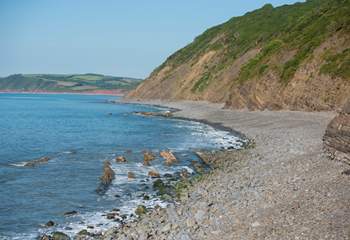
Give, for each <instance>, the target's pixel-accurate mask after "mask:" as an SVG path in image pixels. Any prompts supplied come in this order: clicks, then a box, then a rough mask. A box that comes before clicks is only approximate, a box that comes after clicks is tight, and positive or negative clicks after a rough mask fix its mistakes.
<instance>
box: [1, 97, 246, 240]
mask: <svg viewBox="0 0 350 240" xmlns="http://www.w3.org/2000/svg"><path fill="white" fill-rule="evenodd" d="M166 110H168V109H166V108H162V107H157V106H149V105H142V104H124V103H118V97H116V96H107V95H81V94H24V93H18V94H16V93H1V94H0V239H21V240H22V239H29V240H30V239H37V237H38V236H40V235H42V234H45V233H50V232H52V231H62V232H64V233H66V234H68V235H69V236H74V234H76V233H77V232H79V231H81V230H83V229H88V230H89V231H91V232H95V233H98V232H101V231H104V230H106V229H108V228H110V227H111V226H116V225H118V224H119V223H118V222H117V221H115V220H113V219H108V217H106V216H107V215H108V213H110V212H111V211H118V214H119V215H123V216H130V219H131V220H132V217H133V216H134V212H135V209H136V208H137V206H138V205H140V204H142V205H144V206H145V207H147V208H153V207H155V206H160V207H164V206H166V205H167V200H164V199H161V198H160V197H159V196H158V195H157V194H156V191H155V190H154V188H153V187H152V186H153V185H152V184H153V182H154V181H156V179H153V178H150V177H149V176H148V172H149V171H151V170H152V171H156V172H158V173H159V174H160V176H161V177H162V176H171V175H173V176H176V174H178V173H179V172H182V171H184V170H185V171H186V172H187V173H188V174H189V175H191V176H195V175H196V174H199V173H198V172H197V171H196V169H195V168H194V167H193V162H200V161H201V160H200V159H199V158H198V157H197V155H196V154H195V152H196V151H198V150H203V149H206V150H216V149H224V148H240V147H242V146H243V144H244V140H243V139H241V138H240V136H238V135H235V134H234V133H232V132H230V131H225V130H222V129H216V128H214V127H212V126H209V125H207V124H204V123H200V122H196V121H189V120H183V119H176V118H165V117H157V116H143V115H140V114H135V113H136V112H142V111H152V112H157V111H166ZM164 150H167V151H171V152H172V153H173V154H174V155H175V156H176V158H177V159H178V161H177V162H176V163H175V164H174V165H171V166H167V165H165V164H164V159H163V158H162V157H161V156H160V155H159V153H160V152H161V151H164ZM144 151H151V152H152V153H153V154H154V155H155V156H156V159H155V160H154V161H152V164H151V165H150V166H144V165H143V164H142V162H143V152H144ZM117 156H124V157H125V158H126V159H127V162H126V163H118V162H116V161H115V158H116V157H117ZM44 158H46V159H49V160H47V161H43V162H41V163H38V162H35V160H37V159H44ZM105 161H110V163H111V167H112V169H113V170H114V171H115V179H114V180H113V182H112V184H111V185H110V186H109V188H108V189H106V191H104V192H103V193H101V192H98V191H96V189H98V187H99V186H100V176H101V175H102V173H103V165H104V162H105ZM28 163H37V164H32V165H30V166H28ZM208 167H209V168H210V166H208ZM128 172H132V173H133V174H134V175H135V178H134V179H129V178H128ZM145 195H147V196H148V197H147V198H145ZM113 209H114V210H113ZM67 212H71V213H72V214H67ZM127 219H129V218H127ZM48 221H52V222H54V226H53V227H47V226H46V225H45V224H46V223H47V222H48Z"/></svg>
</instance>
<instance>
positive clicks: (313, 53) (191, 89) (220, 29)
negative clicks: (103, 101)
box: [127, 0, 350, 111]
mask: <svg viewBox="0 0 350 240" xmlns="http://www.w3.org/2000/svg"><path fill="white" fill-rule="evenodd" d="M337 5H338V6H337ZM339 9H341V10H339ZM347 10H349V11H350V2H349V1H348V0H346V1H341V0H336V1H327V0H320V1H315V0H314V1H307V2H306V3H302V4H300V3H299V4H295V5H291V6H283V7H279V8H273V7H272V6H269V5H268V6H265V7H263V8H262V9H259V10H257V11H254V12H251V13H248V14H246V15H244V16H242V17H238V18H233V19H231V20H230V21H228V22H227V23H224V24H222V25H219V26H217V27H214V28H211V29H209V30H207V31H206V32H205V33H203V34H202V35H201V36H199V37H197V38H196V39H195V40H194V42H193V43H191V44H190V45H188V46H186V47H185V48H183V49H181V50H179V51H178V52H176V53H175V54H173V55H172V56H170V57H169V58H168V59H167V61H166V62H165V63H163V64H162V65H161V66H160V67H158V68H157V69H156V70H154V71H153V73H152V74H151V75H150V77H149V78H148V79H146V80H145V81H144V82H143V83H142V84H140V85H139V86H138V87H137V89H136V90H134V91H132V92H131V93H130V94H129V95H128V96H127V98H129V99H139V100H149V99H161V100H206V101H210V102H223V103H225V104H226V107H227V108H235V109H241V108H248V109H251V110H257V109H259V110H263V109H272V110H278V109H291V110H307V111H315V110H316V111H319V110H333V109H338V108H340V107H341V106H342V105H343V104H344V103H345V101H346V100H347V99H348V98H349V97H350V70H349V68H350V34H349V32H350V28H349V25H350V17H349V16H347V15H348V14H346V11H347ZM339 11H340V12H339ZM337 16H338V17H337ZM274 18H276V19H279V23H276V21H274ZM264 26H265V27H264Z"/></svg>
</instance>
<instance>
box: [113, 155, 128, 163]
mask: <svg viewBox="0 0 350 240" xmlns="http://www.w3.org/2000/svg"><path fill="white" fill-rule="evenodd" d="M115 161H116V162H118V163H126V162H127V161H126V158H125V157H124V156H118V157H116V159H115Z"/></svg>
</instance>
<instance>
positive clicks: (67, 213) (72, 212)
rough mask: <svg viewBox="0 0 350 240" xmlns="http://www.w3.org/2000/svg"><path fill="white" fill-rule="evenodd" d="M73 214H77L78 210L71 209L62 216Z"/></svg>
mask: <svg viewBox="0 0 350 240" xmlns="http://www.w3.org/2000/svg"><path fill="white" fill-rule="evenodd" d="M75 214H78V212H77V211H75V210H73V211H69V212H65V213H64V216H71V215H75Z"/></svg>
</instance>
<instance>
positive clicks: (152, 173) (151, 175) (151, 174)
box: [148, 170, 160, 178]
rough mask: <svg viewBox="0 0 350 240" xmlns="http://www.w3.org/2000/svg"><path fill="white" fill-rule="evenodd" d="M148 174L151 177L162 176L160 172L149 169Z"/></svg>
mask: <svg viewBox="0 0 350 240" xmlns="http://www.w3.org/2000/svg"><path fill="white" fill-rule="evenodd" d="M148 176H149V177H151V178H160V174H159V173H158V172H156V171H154V170H151V171H149V172H148Z"/></svg>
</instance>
